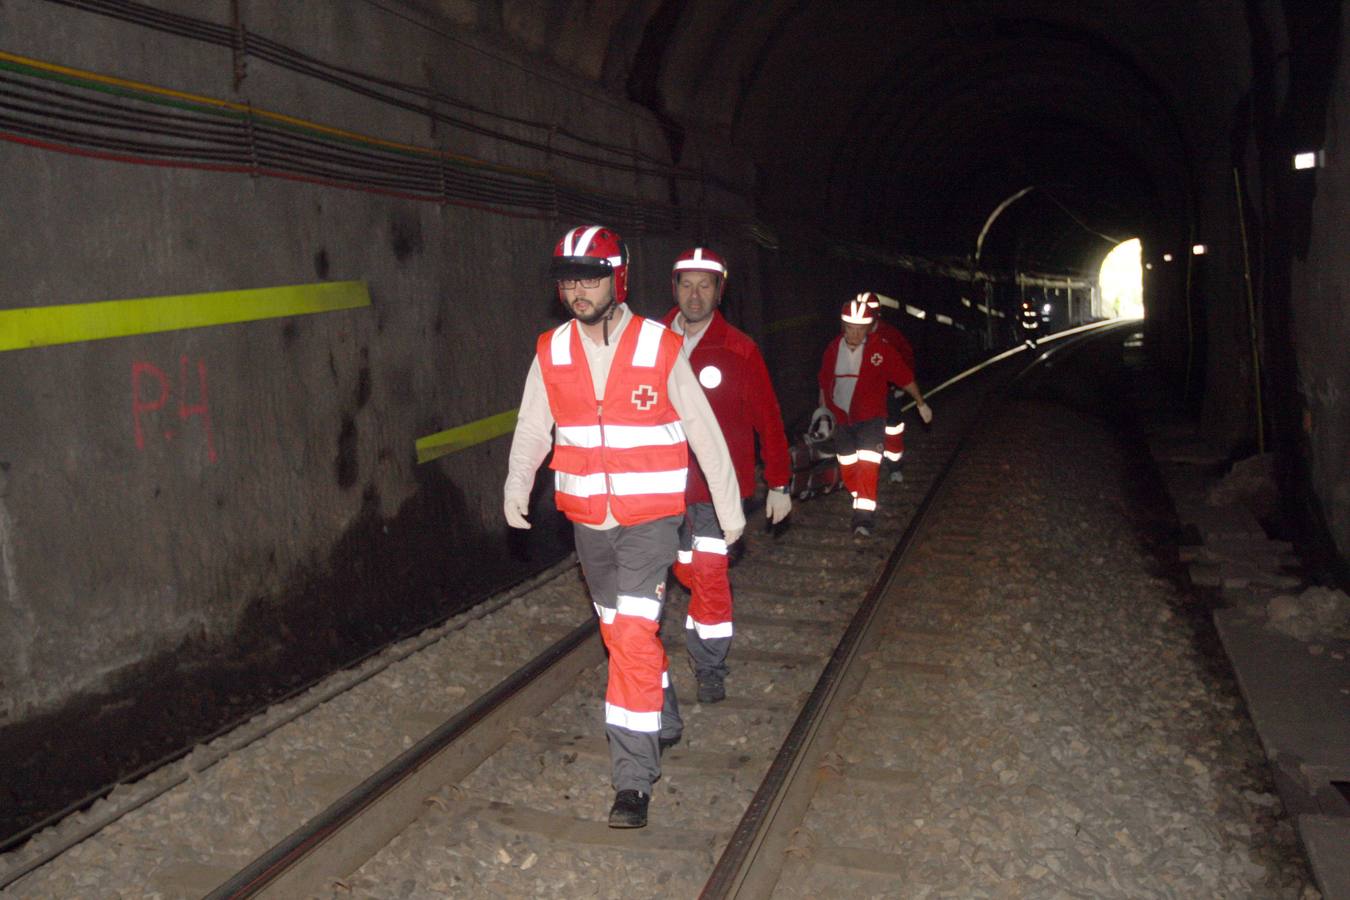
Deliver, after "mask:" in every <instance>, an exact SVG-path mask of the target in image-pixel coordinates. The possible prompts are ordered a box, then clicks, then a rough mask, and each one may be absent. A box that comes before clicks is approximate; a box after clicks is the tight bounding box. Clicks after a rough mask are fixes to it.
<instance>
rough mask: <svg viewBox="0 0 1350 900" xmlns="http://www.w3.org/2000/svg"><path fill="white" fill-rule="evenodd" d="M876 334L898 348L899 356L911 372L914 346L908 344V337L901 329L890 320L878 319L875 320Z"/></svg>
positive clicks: (912, 369)
mask: <svg viewBox="0 0 1350 900" xmlns="http://www.w3.org/2000/svg"><path fill="white" fill-rule="evenodd" d="M876 335H877V337H879V338H881V339H882V340H883V341H885V342H886V343H888V344H890V345H891V346H892V347H894V348H895V349H897V350H899V351H900V358H901V359H903V360H904V361H905V365H906V366H908V367H909V370H910V371H911V372H913V371H914V348H913V347H911V346H910V344H909V339H908V338H906V337H905V333H904V332H903V331H901V330H900V329H899V328H896V327H895V326H894V325H892V324H891V323H890V322H887V321H886V320H884V319H880V320H878V321H877V330H876Z"/></svg>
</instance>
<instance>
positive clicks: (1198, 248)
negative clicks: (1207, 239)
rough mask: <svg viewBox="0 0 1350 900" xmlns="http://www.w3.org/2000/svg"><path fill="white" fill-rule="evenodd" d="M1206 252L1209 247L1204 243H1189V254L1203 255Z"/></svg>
mask: <svg viewBox="0 0 1350 900" xmlns="http://www.w3.org/2000/svg"><path fill="white" fill-rule="evenodd" d="M1208 252H1209V247H1208V246H1206V245H1205V244H1192V245H1191V255H1192V256H1204V255H1205V254H1206V253H1208Z"/></svg>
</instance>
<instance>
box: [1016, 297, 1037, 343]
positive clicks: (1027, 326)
mask: <svg viewBox="0 0 1350 900" xmlns="http://www.w3.org/2000/svg"><path fill="white" fill-rule="evenodd" d="M1017 321H1018V323H1019V324H1020V325H1021V326H1022V342H1023V343H1024V344H1026V345H1027V347H1028V348H1029V349H1031V350H1035V349H1036V339H1037V338H1038V337H1040V332H1041V314H1040V313H1039V312H1037V311H1036V305H1035V304H1034V303H1032V302H1031V301H1030V300H1023V301H1022V309H1021V312H1020V313H1019V314H1018V317H1017Z"/></svg>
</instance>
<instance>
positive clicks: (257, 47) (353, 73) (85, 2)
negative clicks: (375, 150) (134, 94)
mask: <svg viewBox="0 0 1350 900" xmlns="http://www.w3.org/2000/svg"><path fill="white" fill-rule="evenodd" d="M47 2H49V3H55V4H57V5H60V6H67V7H70V8H73V9H78V10H81V11H84V12H90V13H95V14H98V15H103V16H108V17H110V18H115V19H118V20H120V21H124V22H129V23H131V24H135V25H140V26H142V27H145V28H150V29H152V30H155V31H159V32H161V33H164V34H172V35H175V36H178V37H184V38H188V39H189V40H196V41H201V42H203V43H208V44H213V45H215V46H218V47H225V48H228V49H230V50H232V51H234V52H235V53H236V54H237V55H239V56H241V57H243V58H247V57H253V58H256V59H259V60H262V61H264V62H269V63H272V64H273V65H276V66H278V67H280V68H283V69H286V70H289V71H292V72H295V73H297V74H300V75H305V76H307V77H310V78H314V79H316V80H319V81H322V82H325V83H327V84H330V85H333V86H335V87H340V88H343V89H344V90H347V91H350V92H352V93H355V94H359V95H362V96H365V97H369V98H371V99H373V100H377V101H379V102H381V103H385V104H387V105H389V106H392V107H395V108H398V109H404V110H409V111H411V112H416V113H417V114H419V115H424V116H428V117H430V118H432V119H434V120H435V121H437V122H440V123H442V124H445V125H449V126H451V127H454V128H459V129H461V130H463V131H465V132H468V133H471V134H477V135H480V136H482V137H488V138H492V139H494V140H499V141H503V142H505V143H509V144H514V145H516V146H520V147H525V148H527V149H531V150H536V151H539V152H541V153H547V154H550V155H552V156H556V157H559V158H562V159H568V160H572V161H574V162H580V163H584V164H586V165H592V166H597V167H601V168H606V169H612V170H617V171H623V172H632V173H634V174H638V175H648V176H652V177H658V178H678V179H681V180H686V181H695V182H705V181H706V182H707V183H709V184H714V185H716V186H717V187H719V188H721V189H723V190H727V191H730V192H732V193H735V194H737V195H738V196H742V197H743V196H744V191H743V189H742V188H741V187H740V186H738V185H735V184H733V183H731V182H728V181H726V180H725V179H721V178H718V177H717V176H715V175H708V174H707V173H704V172H702V171H699V170H694V169H690V168H688V167H685V166H677V165H670V164H669V163H667V162H665V161H664V160H662V159H660V158H658V157H654V156H651V155H650V154H646V153H643V152H642V151H641V150H638V149H637V148H636V147H631V146H625V145H618V144H612V143H608V142H605V141H599V140H595V139H594V138H587V137H583V136H582V135H579V134H577V133H575V132H573V131H570V130H568V129H567V128H565V127H562V126H559V125H556V124H554V123H549V122H540V121H536V120H532V119H526V118H521V117H517V116H509V115H506V114H503V113H499V112H495V111H493V110H490V109H487V108H485V107H481V106H478V105H476V104H471V103H467V102H465V101H463V100H459V99H456V98H454V97H450V96H448V95H446V94H443V93H440V92H438V91H434V90H430V89H428V88H423V87H420V86H417V85H412V84H407V83H404V82H399V81H394V80H391V79H385V78H380V77H378V76H374V75H369V74H366V73H364V72H360V71H357V70H355V69H350V68H346V67H344V66H338V65H334V64H332V63H327V62H324V61H323V60H320V59H318V58H317V57H314V56H310V55H308V54H306V53H303V52H302V51H300V50H297V49H295V48H293V47H289V46H287V45H285V44H281V43H278V42H276V41H273V40H270V39H268V38H266V37H262V36H261V35H258V34H255V33H253V32H249V31H247V30H245V29H244V28H243V26H242V24H241V26H240V27H239V29H238V30H236V29H234V28H232V27H230V26H228V25H220V24H217V23H214V22H210V21H207V20H204V19H198V18H194V17H192V16H186V15H181V14H178V13H170V12H165V11H163V10H159V9H155V8H153V7H149V6H145V5H144V4H141V3H135V2H130V0H47ZM400 94H406V95H409V96H411V97H414V98H417V100H418V101H420V102H413V101H411V100H408V99H405V98H404V97H402V96H399V95H400ZM432 102H434V103H442V104H445V105H447V106H450V107H454V108H456V109H461V110H464V111H466V112H471V113H474V114H475V115H482V116H488V117H490V118H493V119H496V120H497V121H500V122H504V123H509V124H513V125H521V126H524V127H528V128H532V129H535V130H538V131H541V132H544V133H546V134H548V135H549V136H550V141H547V142H540V141H537V140H530V139H527V138H523V137H520V136H517V135H512V134H508V133H506V132H503V131H499V130H496V129H493V128H488V127H486V126H483V125H479V124H477V123H475V122H472V121H469V120H468V119H464V118H461V117H457V116H451V115H448V114H446V113H444V112H441V111H438V110H436V109H435V108H434V107H432V106H429V105H428V104H429V103H432ZM553 136H561V137H565V138H567V139H568V140H570V141H573V142H575V143H577V144H580V145H582V146H586V147H591V148H594V149H597V150H604V151H607V152H610V153H616V154H621V155H623V156H626V157H633V158H635V159H641V160H643V161H645V162H647V163H650V164H651V165H650V166H638V165H634V164H632V163H628V162H620V161H618V160H613V159H606V158H604V157H600V156H595V155H592V154H586V153H578V152H576V151H571V150H565V149H560V148H559V147H557V146H556V145H554V144H552V143H551V137H553Z"/></svg>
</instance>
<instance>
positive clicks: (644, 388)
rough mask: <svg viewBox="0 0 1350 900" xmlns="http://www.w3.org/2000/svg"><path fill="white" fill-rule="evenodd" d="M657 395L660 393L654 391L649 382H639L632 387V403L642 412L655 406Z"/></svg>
mask: <svg viewBox="0 0 1350 900" xmlns="http://www.w3.org/2000/svg"><path fill="white" fill-rule="evenodd" d="M659 397H660V394H658V393H656V391H655V389H653V388H652V386H651V385H650V384H640V385H638V386H637V387H636V388H634V389H633V398H632V399H633V405H634V406H636V407H637V408H638V409H640V410H641V411H642V412H646V411H647V410H649V409H651V408H652V407H653V406H655V405H656V401H657V398H659Z"/></svg>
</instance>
